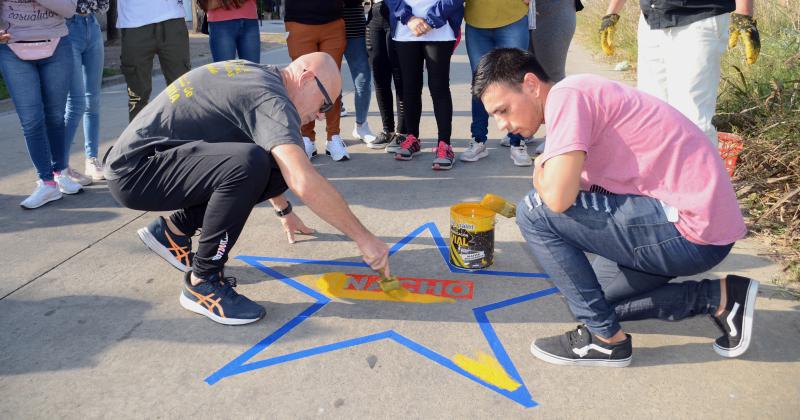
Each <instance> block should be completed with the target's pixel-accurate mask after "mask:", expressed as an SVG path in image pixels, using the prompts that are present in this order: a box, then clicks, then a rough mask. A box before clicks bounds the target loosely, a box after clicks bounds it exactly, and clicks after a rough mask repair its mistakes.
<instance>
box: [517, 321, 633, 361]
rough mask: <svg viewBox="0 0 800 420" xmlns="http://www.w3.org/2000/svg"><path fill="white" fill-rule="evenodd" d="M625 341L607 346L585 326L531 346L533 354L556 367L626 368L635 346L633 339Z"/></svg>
mask: <svg viewBox="0 0 800 420" xmlns="http://www.w3.org/2000/svg"><path fill="white" fill-rule="evenodd" d="M625 337H626V338H625V341H623V342H621V343H617V344H606V343H603V342H602V341H600V340H597V339H595V338H594V336H592V333H590V332H589V330H588V329H587V328H586V327H585V326H583V325H578V327H577V328H576V329H574V330H572V331H568V332H567V333H565V334H562V335H557V336H554V337H547V338H540V339H538V340H535V341H534V342H533V343H531V353H533V355H534V356H536V357H538V358H539V359H541V360H544V361H545V362H548V363H553V364H556V365H576V366H602V367H625V366H628V365H629V364H630V363H631V356H632V354H633V347H632V345H631V341H632V340H631V336H630V335H629V334H625Z"/></svg>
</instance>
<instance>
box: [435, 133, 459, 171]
mask: <svg viewBox="0 0 800 420" xmlns="http://www.w3.org/2000/svg"><path fill="white" fill-rule="evenodd" d="M455 161H456V155H455V153H453V148H452V147H450V145H449V144H447V143H445V142H444V140H439V145H438V146H436V157H435V158H433V170H434V171H446V170H449V169H450V168H452V167H453V163H454V162H455Z"/></svg>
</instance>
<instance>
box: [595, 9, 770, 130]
mask: <svg viewBox="0 0 800 420" xmlns="http://www.w3.org/2000/svg"><path fill="white" fill-rule="evenodd" d="M660 3H662V4H661V5H660V7H654V6H651V5H650V3H649V2H641V1H640V3H639V4H640V6H641V10H642V13H641V14H640V15H639V31H638V34H637V41H638V65H637V69H636V76H637V87H638V88H639V89H641V90H643V91H645V92H647V93H649V94H651V95H654V96H655V97H657V98H659V99H661V100H663V101H665V102H667V103H668V104H670V105H672V106H674V107H675V108H677V109H678V110H679V111H681V113H683V115H685V116H686V117H688V118H689V119H690V120H692V122H694V123H695V124H697V126H698V127H700V129H701V130H703V132H704V133H706V136H707V137H708V139H709V140H710V141H711V144H713V145H715V146H716V144H717V130H716V128H715V127H714V125H713V124H711V119H712V118H713V117H714V113H715V112H716V109H717V89H718V88H719V80H720V77H721V70H720V65H721V61H722V53H723V52H725V48H726V47H727V43H726V41H727V40H728V35H729V29H728V25H729V22H730V18H729V16H728V13H729V12H733V14H732V15H731V16H732V17H733V23H732V24H731V25H730V33H731V34H739V33H742V34H743V36H744V37H745V40H744V41H745V45H746V46H749V47H748V48H747V53H748V54H747V61H748V63H749V64H753V63H755V61H756V59H757V57H758V51H759V49H760V47H761V43H760V38H759V34H758V28H757V27H756V22H755V20H753V0H697V1H692V2H691V3H692V4H686V3H687V2H685V1H677V0H666V1H663V2H660ZM624 5H625V0H611V2H610V3H609V5H608V9H607V10H606V15H605V16H603V21H602V23H601V25H600V36H601V47H602V48H603V51H605V52H606V54H608V55H611V54H613V53H614V47H613V38H612V36H611V33H613V31H614V27H615V26H616V24H617V21H618V20H619V14H618V12H619V11H620V9H622V6H624ZM734 44H735V43H734Z"/></svg>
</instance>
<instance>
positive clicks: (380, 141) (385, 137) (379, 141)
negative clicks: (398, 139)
mask: <svg viewBox="0 0 800 420" xmlns="http://www.w3.org/2000/svg"><path fill="white" fill-rule="evenodd" d="M393 138H394V134H389V133H387V132H385V131H383V132H381V133H378V135H377V136H375V140H374V141H373V142H372V143H367V147H369V148H370V149H385V148H386V145H388V144H389V142H391V141H392V139H393Z"/></svg>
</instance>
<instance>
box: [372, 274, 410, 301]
mask: <svg viewBox="0 0 800 420" xmlns="http://www.w3.org/2000/svg"><path fill="white" fill-rule="evenodd" d="M378 285H379V286H380V287H381V290H383V292H384V293H386V294H387V295H389V296H391V297H393V298H395V299H403V298H404V297H406V296H408V291H407V290H406V289H404V288H403V286H402V285H401V284H400V280H398V279H397V276H388V277H387V276H386V273H382V274H381V278H380V279H378Z"/></svg>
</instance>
